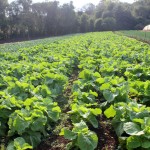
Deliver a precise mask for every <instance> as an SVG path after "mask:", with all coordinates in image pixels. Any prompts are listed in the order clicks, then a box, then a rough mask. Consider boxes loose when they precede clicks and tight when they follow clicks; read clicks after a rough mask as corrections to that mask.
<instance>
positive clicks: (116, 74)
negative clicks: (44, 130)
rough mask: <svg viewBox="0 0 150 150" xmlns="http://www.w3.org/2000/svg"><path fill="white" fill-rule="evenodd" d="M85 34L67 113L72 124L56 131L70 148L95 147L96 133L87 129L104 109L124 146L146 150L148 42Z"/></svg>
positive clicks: (149, 127) (149, 133)
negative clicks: (84, 43)
mask: <svg viewBox="0 0 150 150" xmlns="http://www.w3.org/2000/svg"><path fill="white" fill-rule="evenodd" d="M86 38H87V42H88V46H87V47H85V49H86V51H84V50H83V51H82V50H81V51H78V56H79V57H78V61H79V65H78V68H79V69H80V73H79V76H78V80H77V81H75V82H74V85H73V89H72V92H73V94H72V96H73V101H72V104H71V106H70V108H71V111H69V112H68V114H69V115H70V118H71V121H72V123H73V128H72V129H71V130H68V129H67V128H64V129H62V131H61V133H60V135H64V137H65V138H66V139H69V140H71V142H70V143H69V144H68V145H67V147H68V148H70V149H71V148H73V147H78V148H80V149H81V150H85V149H87V150H93V149H95V148H96V147H97V144H98V137H97V135H96V133H94V132H92V131H90V130H89V129H90V128H91V126H93V127H94V128H99V126H100V125H101V124H100V123H99V122H100V120H97V116H98V115H100V114H101V113H102V112H103V113H104V115H105V116H106V117H107V118H112V125H113V127H114V129H115V131H116V134H117V136H118V138H119V141H120V142H121V143H120V146H121V147H122V148H124V149H134V148H140V149H142V148H145V149H149V148H150V117H149V116H150V107H149V106H150V81H149V80H150V67H149V61H150V60H149V56H150V51H149V50H150V47H149V45H147V44H144V43H140V42H138V41H136V40H131V39H128V38H125V37H119V36H117V35H114V34H112V33H101V34H98V33H95V34H90V35H89V37H88V36H86ZM99 134H100V133H99ZM137 143H138V144H137Z"/></svg>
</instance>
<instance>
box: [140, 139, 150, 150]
mask: <svg viewBox="0 0 150 150" xmlns="http://www.w3.org/2000/svg"><path fill="white" fill-rule="evenodd" d="M141 144H142V147H143V148H146V149H148V148H150V140H148V139H145V138H144V139H142V142H141Z"/></svg>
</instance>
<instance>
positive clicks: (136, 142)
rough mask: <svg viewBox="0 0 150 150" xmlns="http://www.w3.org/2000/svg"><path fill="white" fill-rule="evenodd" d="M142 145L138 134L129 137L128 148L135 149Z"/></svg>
mask: <svg viewBox="0 0 150 150" xmlns="http://www.w3.org/2000/svg"><path fill="white" fill-rule="evenodd" d="M140 146H141V140H140V137H138V136H130V137H128V138H127V148H128V149H134V148H138V147H140Z"/></svg>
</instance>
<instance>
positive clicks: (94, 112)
mask: <svg viewBox="0 0 150 150" xmlns="http://www.w3.org/2000/svg"><path fill="white" fill-rule="evenodd" d="M90 111H91V112H92V114H93V115H95V116H97V115H100V114H101V113H102V110H101V109H100V108H95V109H93V108H91V109H90Z"/></svg>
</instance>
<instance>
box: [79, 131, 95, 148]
mask: <svg viewBox="0 0 150 150" xmlns="http://www.w3.org/2000/svg"><path fill="white" fill-rule="evenodd" d="M97 143H98V137H97V135H96V134H95V133H94V132H90V133H88V134H87V135H85V134H83V133H79V134H78V139H77V145H78V146H79V148H80V149H81V150H94V149H95V148H96V147H97Z"/></svg>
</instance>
